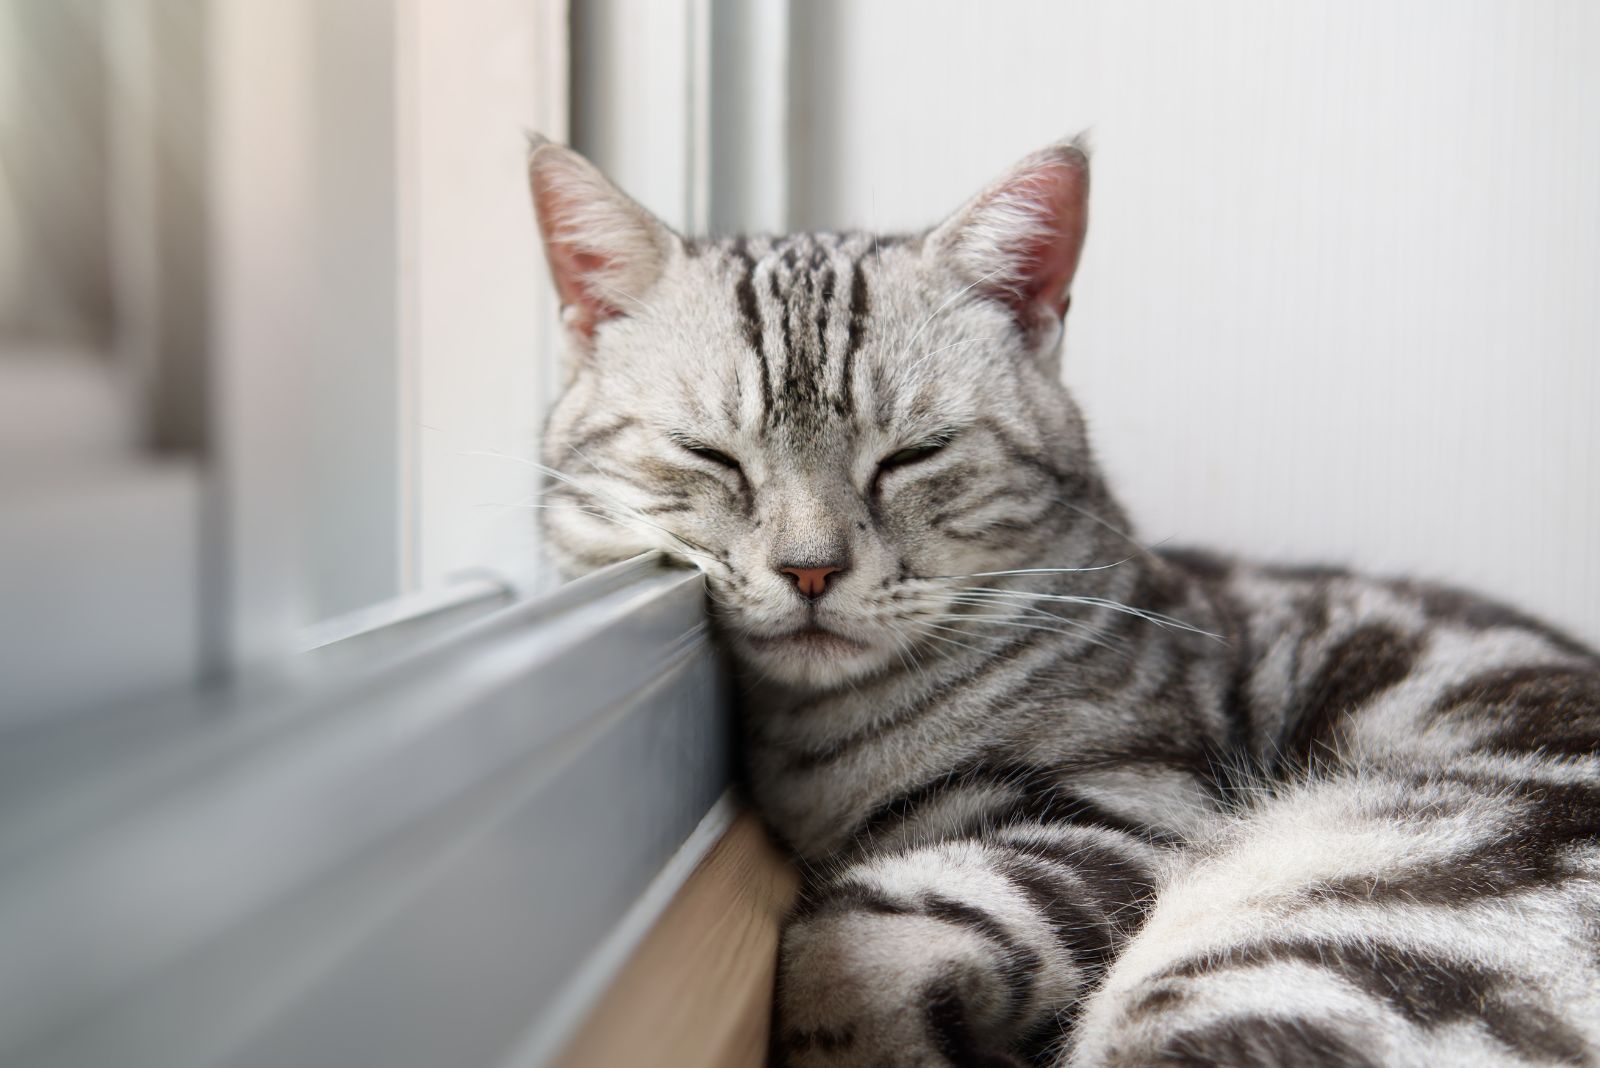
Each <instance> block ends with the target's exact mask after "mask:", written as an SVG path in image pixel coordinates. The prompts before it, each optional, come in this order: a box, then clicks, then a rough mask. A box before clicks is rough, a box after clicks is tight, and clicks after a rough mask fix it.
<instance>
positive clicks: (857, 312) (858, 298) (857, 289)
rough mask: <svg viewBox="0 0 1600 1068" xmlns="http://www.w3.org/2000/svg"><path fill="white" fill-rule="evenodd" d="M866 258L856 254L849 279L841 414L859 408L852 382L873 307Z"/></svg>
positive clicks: (849, 412)
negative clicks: (858, 353)
mask: <svg viewBox="0 0 1600 1068" xmlns="http://www.w3.org/2000/svg"><path fill="white" fill-rule="evenodd" d="M864 258H865V257H857V258H856V260H855V262H854V264H853V267H854V271H853V272H852V276H851V278H850V311H849V318H848V319H847V320H846V329H847V332H846V333H845V339H844V361H843V364H842V366H841V367H840V369H839V413H840V414H841V415H844V414H854V413H855V410H856V398H855V386H854V384H853V382H852V379H853V377H854V369H855V358H856V350H857V349H859V348H860V347H861V337H862V335H863V334H864V333H865V332H866V328H867V315H868V314H869V313H870V312H871V307H870V305H869V303H868V298H867V271H866V264H865V263H864V262H863V260H864Z"/></svg>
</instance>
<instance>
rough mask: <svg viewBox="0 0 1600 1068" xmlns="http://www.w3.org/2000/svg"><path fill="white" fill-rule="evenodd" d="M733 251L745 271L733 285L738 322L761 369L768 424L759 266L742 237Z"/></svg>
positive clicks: (769, 395)
mask: <svg viewBox="0 0 1600 1068" xmlns="http://www.w3.org/2000/svg"><path fill="white" fill-rule="evenodd" d="M732 251H733V256H734V258H735V259H736V260H738V261H739V265H740V267H741V268H742V271H741V272H740V274H739V281H738V282H737V283H735V285H734V297H735V299H737V301H738V303H739V318H740V319H741V320H742V322H743V325H744V340H745V343H746V344H747V345H749V346H750V349H751V351H753V352H754V353H755V356H756V364H757V366H758V367H759V368H760V369H761V421H762V423H763V424H765V423H766V421H767V420H768V419H769V418H770V417H771V415H772V371H771V369H770V368H769V367H768V366H767V353H766V347H765V340H764V338H763V331H762V328H761V308H760V307H759V306H758V305H757V304H756V287H755V281H754V276H755V270H756V264H755V260H753V259H752V258H751V257H750V250H749V248H748V247H747V246H746V243H745V239H744V238H743V237H740V238H736V239H735V240H734V242H733V250H732Z"/></svg>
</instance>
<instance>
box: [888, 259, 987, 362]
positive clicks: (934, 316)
mask: <svg viewBox="0 0 1600 1068" xmlns="http://www.w3.org/2000/svg"><path fill="white" fill-rule="evenodd" d="M1002 270H1004V268H1001V267H996V268H995V269H994V270H992V271H990V272H989V273H988V274H985V275H984V276H983V277H981V278H979V279H978V280H977V281H975V282H973V283H971V284H970V285H967V286H963V287H962V288H961V289H960V290H958V291H957V292H956V293H954V294H953V295H951V297H950V299H948V300H946V301H945V302H944V303H943V304H941V305H939V306H938V307H937V308H935V309H933V314H931V315H929V316H928V317H927V318H926V319H924V320H922V325H921V326H919V327H917V329H916V332H915V333H913V334H912V335H911V339H910V340H909V341H907V342H906V343H905V347H904V348H903V349H901V355H902V356H904V355H905V354H906V353H907V352H910V351H911V347H912V346H913V345H915V344H916V343H917V338H919V337H921V336H922V332H923V331H924V330H926V329H928V326H929V324H930V323H932V322H933V321H934V320H935V319H937V318H938V317H939V316H940V314H941V313H943V311H944V310H945V309H946V308H948V307H950V305H952V304H954V303H955V302H956V301H958V300H960V299H961V298H962V297H964V296H966V295H967V293H969V292H970V291H971V290H973V289H976V288H977V287H978V286H981V285H982V284H983V283H985V282H987V281H988V280H989V279H991V278H993V277H994V276H995V275H997V274H999V273H1000V272H1001V271H1002Z"/></svg>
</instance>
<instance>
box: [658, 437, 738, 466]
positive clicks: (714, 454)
mask: <svg viewBox="0 0 1600 1068" xmlns="http://www.w3.org/2000/svg"><path fill="white" fill-rule="evenodd" d="M672 440H673V441H675V442H677V443H678V447H679V448H681V449H683V450H684V451H685V452H692V453H694V454H695V455H696V456H698V457H700V459H702V460H707V461H709V462H711V463H714V464H716V465H717V466H718V467H726V468H727V469H728V470H730V471H738V470H740V467H739V461H738V460H735V459H734V458H733V457H731V456H729V455H728V454H727V453H725V452H722V451H721V450H719V449H713V448H712V447H711V446H710V445H707V444H706V443H705V442H703V441H696V440H695V439H693V438H679V437H674V438H673V439H672Z"/></svg>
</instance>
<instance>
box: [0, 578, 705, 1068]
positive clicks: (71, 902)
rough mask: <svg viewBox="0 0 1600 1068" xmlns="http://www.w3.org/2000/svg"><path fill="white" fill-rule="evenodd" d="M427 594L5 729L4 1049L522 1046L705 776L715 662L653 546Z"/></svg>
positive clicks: (656, 865) (492, 1057)
mask: <svg viewBox="0 0 1600 1068" xmlns="http://www.w3.org/2000/svg"><path fill="white" fill-rule="evenodd" d="M487 596H488V601H487V602H486V604H488V605H491V606H492V604H494V603H498V602H497V601H496V600H495V598H496V597H499V596H503V595H499V594H494V593H493V592H492V591H490V592H489V593H488V594H487ZM446 607H447V609H448V610H450V611H453V610H455V609H457V608H459V606H457V605H449V606H446ZM446 618H447V619H450V620H453V621H454V622H452V623H451V624H450V625H444V626H439V625H435V626H429V627H421V628H415V627H414V628H413V629H414V633H412V634H410V635H401V636H394V635H391V636H389V639H381V638H380V636H379V635H377V634H376V633H372V634H366V635H361V636H355V637H350V638H346V639H345V641H344V642H336V643H334V644H332V645H330V646H326V647H324V649H323V650H322V653H321V654H319V655H320V656H321V662H320V663H317V664H316V665H315V666H313V667H307V668H306V669H305V670H304V671H303V672H302V673H301V676H300V677H296V678H278V679H272V680H260V681H258V682H257V683H256V684H255V685H253V686H251V687H244V688H241V690H240V691H239V692H234V693H228V694H215V695H200V696H196V695H187V696H185V697H184V698H182V699H179V700H174V701H170V702H164V703H154V704H151V705H150V706H148V707H144V708H137V709H109V710H107V714H105V715H92V716H82V717H76V718H74V719H73V720H72V721H70V722H65V723H58V724H51V725H41V726H38V727H35V728H29V729H27V730H22V731H17V732H13V734H12V735H11V736H10V738H9V740H8V745H6V746H5V747H3V751H0V1036H3V1038H0V1063H4V1064H30V1065H33V1064H40V1065H57V1064H59V1065H76V1066H82V1065H98V1064H107V1065H110V1064H115V1065H117V1066H119V1068H136V1066H146V1065H148V1066H150V1068H158V1066H159V1068H180V1066H187V1065H194V1066H199V1065H238V1066H243V1065H284V1064H297V1065H318V1064H335V1063H337V1064H341V1065H361V1064H375V1065H376V1064H382V1065H385V1066H386V1068H398V1066H405V1065H417V1066H435V1065H442V1064H449V1065H452V1066H461V1068H470V1066H475V1065H501V1064H511V1063H517V1064H532V1063H536V1062H537V1059H538V1057H539V1056H540V1055H541V1051H543V1050H545V1049H547V1048H548V1047H549V1046H550V1045H551V1043H552V1042H553V1041H554V1040H555V1038H556V1037H558V1036H559V1032H560V1031H561V1029H562V1028H563V1027H566V1026H569V1025H570V1022H571V1020H572V1018H573V1016H574V1014H575V1013H577V1012H578V1011H580V1010H581V1005H582V1002H583V1000H584V998H585V997H587V996H590V995H589V993H586V992H592V991H593V990H595V989H597V988H598V985H599V982H600V980H599V979H598V978H597V977H598V976H600V975H601V974H602V973H603V972H604V970H605V968H606V967H607V966H608V965H606V964H605V963H604V961H605V959H606V958H608V956H609V957H613V958H614V957H616V956H617V953H618V948H617V947H618V946H619V945H621V944H622V943H623V942H625V941H626V938H627V937H628V936H627V935H626V933H625V931H624V928H627V927H629V926H630V925H631V926H632V927H638V925H639V923H640V922H641V920H640V916H641V908H643V909H644V910H645V911H648V908H649V907H650V906H649V905H648V901H649V900H650V896H651V895H649V894H647V893H646V891H647V889H648V888H650V887H651V885H652V882H653V881H655V885H656V887H657V889H656V890H655V891H653V892H652V893H653V894H654V896H655V897H660V896H661V891H660V886H661V883H660V882H659V880H658V876H659V875H660V874H661V873H662V871H663V868H664V866H667V865H668V863H669V861H670V860H671V859H672V858H673V856H674V854H675V853H678V852H679V851H680V847H682V846H683V845H684V843H685V841H686V840H687V839H689V838H690V836H691V833H692V832H693V831H694V829H695V828H696V826H697V825H698V824H700V823H701V821H702V819H703V818H704V817H706V815H707V813H708V811H710V810H711V809H712V807H713V805H714V804H715V802H716V801H717V799H718V797H719V796H720V795H721V794H722V793H723V791H724V789H725V787H726V784H727V781H728V761H729V752H728V740H729V727H728V720H727V716H728V705H729V702H728V696H727V692H726V683H725V680H724V673H723V671H722V668H721V665H720V664H719V663H718V662H717V659H716V657H715V655H714V652H713V649H712V646H711V645H710V644H709V641H708V634H707V627H706V622H705V619H704V609H703V591H702V588H701V581H700V578H699V576H698V575H696V574H693V573H690V572H684V571H679V570H671V569H667V568H665V567H662V566H661V565H660V564H659V563H657V562H656V561H654V560H652V559H640V560H636V561H631V562H629V563H626V564H621V565H617V566H616V567H613V568H610V569H607V570H606V571H604V572H599V573H596V574H595V575H592V576H589V577H587V578H585V579H583V580H580V581H579V582H575V583H571V584H569V585H567V586H564V587H562V588H560V589H559V590H557V591H555V592H554V593H552V594H549V595H547V596H544V597H541V598H538V599H534V600H530V601H527V602H523V603H511V604H508V605H506V606H504V607H500V608H497V609H493V610H490V611H488V614H483V615H480V616H479V617H478V618H474V619H471V620H470V621H467V622H461V621H460V620H458V619H455V617H454V616H449V615H448V614H447V616H446ZM436 622H437V621H436ZM347 643H353V644H347ZM362 643H365V644H362ZM340 646H344V648H343V650H340V648H339V647H340ZM308 663H309V661H308ZM682 866H683V861H682V857H681V855H680V859H679V863H678V867H682ZM641 898H644V899H645V901H646V904H644V905H641ZM625 916H631V917H632V918H631V919H630V920H629V921H628V923H626V924H624V923H623V918H624V917H625ZM619 932H623V933H619Z"/></svg>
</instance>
